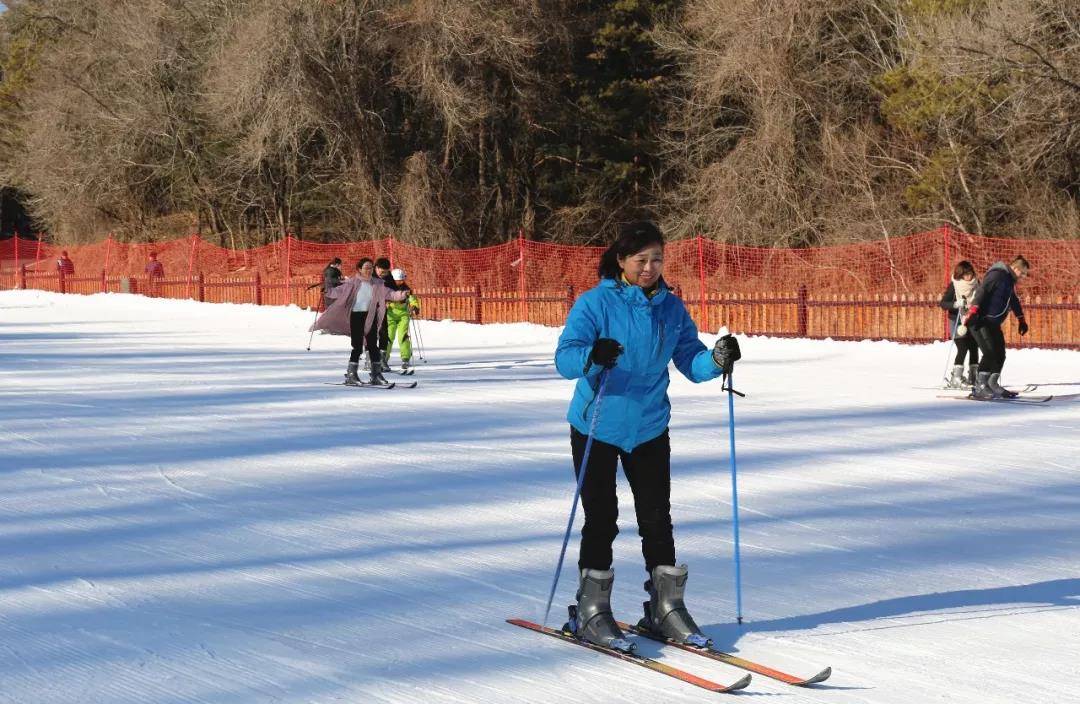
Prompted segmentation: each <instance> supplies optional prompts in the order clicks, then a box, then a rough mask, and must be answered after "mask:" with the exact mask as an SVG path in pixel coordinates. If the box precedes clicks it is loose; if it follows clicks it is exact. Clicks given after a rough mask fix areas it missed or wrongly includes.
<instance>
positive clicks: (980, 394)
mask: <svg viewBox="0 0 1080 704" xmlns="http://www.w3.org/2000/svg"><path fill="white" fill-rule="evenodd" d="M971 395H972V396H974V397H975V398H981V399H983V400H989V399H992V398H995V396H994V390H993V389H992V388H990V372H979V373H978V375H977V378H976V380H975V388H974V389H972V390H971ZM998 398H1000V397H998Z"/></svg>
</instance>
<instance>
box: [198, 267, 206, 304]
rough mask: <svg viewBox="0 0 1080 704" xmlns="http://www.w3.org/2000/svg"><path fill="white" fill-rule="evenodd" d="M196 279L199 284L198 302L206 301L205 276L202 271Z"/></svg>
mask: <svg viewBox="0 0 1080 704" xmlns="http://www.w3.org/2000/svg"><path fill="white" fill-rule="evenodd" d="M198 281H199V286H198V291H199V303H205V302H206V277H205V276H203V273H202V272H201V271H200V272H199V279H198Z"/></svg>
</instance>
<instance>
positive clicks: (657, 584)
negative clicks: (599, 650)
mask: <svg viewBox="0 0 1080 704" xmlns="http://www.w3.org/2000/svg"><path fill="white" fill-rule="evenodd" d="M650 577H651V579H649V580H648V581H647V582H645V591H647V592H649V600H648V601H646V602H645V603H644V607H645V617H644V618H642V619H641V622H640V623H639V624H638V626H639V627H640V628H645V629H648V630H649V631H652V632H653V633H656V634H657V635H661V636H663V637H665V638H669V639H671V640H673V641H675V642H677V643H685V644H687V645H693V646H697V647H699V648H706V647H708V646H710V645H712V641H711V640H710V639H709V638H708V637H706V636H705V634H703V633H702V632H701V629H700V628H698V625H697V624H696V623H694V619H693V617H692V616H691V615H690V612H689V611H687V609H686V604H685V603H684V602H683V593H684V592H685V591H686V577H687V569H686V565H679V566H678V567H673V566H671V565H657V566H656V567H654V568H653V571H652V574H651V575H650Z"/></svg>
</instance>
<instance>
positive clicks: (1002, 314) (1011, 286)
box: [957, 256, 1031, 398]
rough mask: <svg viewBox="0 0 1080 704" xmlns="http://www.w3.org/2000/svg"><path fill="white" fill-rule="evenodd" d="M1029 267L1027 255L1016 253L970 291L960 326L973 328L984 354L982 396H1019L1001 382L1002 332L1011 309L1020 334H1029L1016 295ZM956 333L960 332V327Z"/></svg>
mask: <svg viewBox="0 0 1080 704" xmlns="http://www.w3.org/2000/svg"><path fill="white" fill-rule="evenodd" d="M1030 269H1031V267H1030V265H1029V264H1028V261H1027V259H1024V257H1022V256H1017V257H1016V258H1015V259H1013V260H1012V262H1011V263H1010V264H1009V265H1008V266H1006V265H1005V262H996V263H995V264H994V265H993V266H992V267H990V269H989V270H987V272H986V276H984V277H983V280H982V283H981V284H980V285H979V287H978V288H976V289H975V292H974V293H973V294H972V295H971V301H970V302H969V306H968V314H967V317H966V318H965V319H964V324H963V326H961V327H962V328H964V329H966V330H971V334H972V335H974V337H975V342H976V343H978V345H979V350H980V351H981V352H982V355H983V357H982V361H981V362H979V374H978V379H977V383H976V387H975V390H974V392H973V393H974V395H975V396H977V397H979V398H1012V397H1014V396H1016V392H1015V391H1009V390H1008V389H1006V388H1005V387H1004V386H1002V385H1001V382H1000V379H1001V368H1002V367H1003V366H1004V365H1005V334H1004V333H1002V332H1001V325H1002V323H1004V322H1005V318H1007V317H1008V316H1009V311H1010V310H1011V311H1012V312H1013V315H1015V316H1016V320H1017V321H1018V327H1017V330H1018V331H1019V332H1020V334H1021V335H1026V334H1027V331H1028V324H1027V321H1025V320H1024V309H1023V308H1022V307H1021V306H1020V299H1019V298H1017V296H1016V282H1017V281H1019V280H1020V279H1023V278H1024V277H1026V276H1027V275H1028V272H1029V270H1030ZM957 334H960V329H959V328H958V329H957Z"/></svg>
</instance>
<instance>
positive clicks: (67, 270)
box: [56, 249, 75, 276]
mask: <svg viewBox="0 0 1080 704" xmlns="http://www.w3.org/2000/svg"><path fill="white" fill-rule="evenodd" d="M56 270H57V271H58V272H59V273H61V274H63V275H64V276H74V275H75V262H73V261H71V258H70V257H68V253H67V250H66V249H65V250H64V251H62V252H60V258H59V259H57V260H56Z"/></svg>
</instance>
